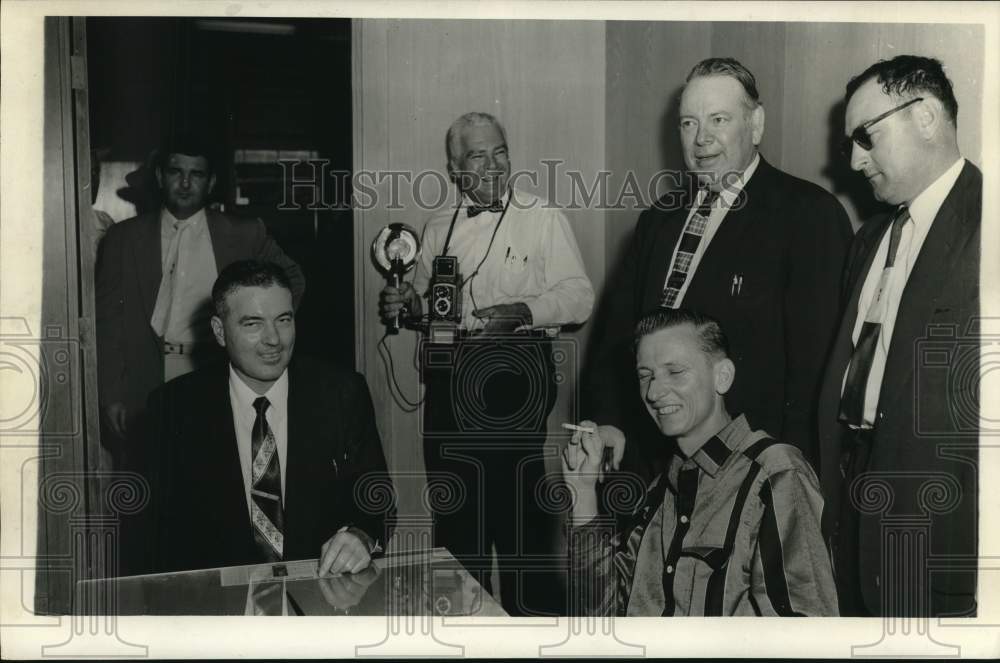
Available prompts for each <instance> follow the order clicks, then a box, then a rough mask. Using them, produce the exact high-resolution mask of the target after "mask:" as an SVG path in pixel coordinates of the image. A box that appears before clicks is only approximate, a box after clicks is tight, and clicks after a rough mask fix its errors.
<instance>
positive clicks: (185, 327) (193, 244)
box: [160, 208, 219, 343]
mask: <svg viewBox="0 0 1000 663" xmlns="http://www.w3.org/2000/svg"><path fill="white" fill-rule="evenodd" d="M177 223H182V224H185V225H187V230H185V231H184V234H183V235H181V240H180V246H179V249H178V252H177V268H176V269H175V270H174V287H173V292H172V297H171V303H170V315H169V316H168V317H167V328H166V330H165V331H164V333H163V339H164V340H165V341H167V342H169V343H191V342H193V341H206V340H211V327H210V325H209V319H210V318H211V315H212V306H211V300H212V285H213V284H214V283H215V279H216V277H217V276H218V275H219V274H218V270H217V269H216V266H215V252H214V251H213V250H212V237H211V235H210V233H209V230H208V219H207V218H206V216H205V210H204V209H200V210H198V211H197V212H195V213H194V214H193V215H191V216H190V217H188V218H187V219H185V220H184V221H180V222H179V221H178V220H177V219H176V218H175V217H174V215H173V214H171V213H170V211H169V210H167V209H166V208H164V209H163V211H162V212H161V214H160V260H161V264H162V268H163V271H164V272H165V271H166V270H167V269H169V266H168V265H167V264H166V262H167V260H168V258H169V256H168V250H169V247H170V240H171V239H173V236H174V233H176V232H179V230H178V228H177V227H176V226H175V224H177Z"/></svg>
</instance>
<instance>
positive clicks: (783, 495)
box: [563, 308, 837, 616]
mask: <svg viewBox="0 0 1000 663" xmlns="http://www.w3.org/2000/svg"><path fill="white" fill-rule="evenodd" d="M635 338H636V357H637V365H638V375H639V391H640V394H641V396H642V398H643V401H644V403H645V405H646V409H647V410H648V411H649V414H650V415H651V416H652V417H653V420H654V421H655V422H656V424H657V426H658V427H659V429H660V431H661V432H662V433H663V434H664V435H665V436H667V437H668V438H673V439H674V440H676V442H677V446H678V448H679V452H680V453H679V454H676V455H674V457H673V458H672V459H671V461H670V463H669V465H668V467H667V470H666V472H665V473H664V474H661V475H660V476H658V477H657V478H656V479H655V480H654V481H653V482H652V483H651V484H650V486H649V488H648V489H647V491H646V494H645V497H644V499H643V502H642V503H641V504H640V505H639V507H638V508H636V509H635V510H633V511H632V513H631V515H630V516H629V518H628V519H627V525H626V526H625V527H624V528H622V527H616V525H615V519H614V518H613V517H607V516H604V515H598V498H597V492H596V484H597V481H598V478H599V476H600V473H601V462H602V453H603V451H604V447H605V446H613V443H612V442H610V441H605V440H602V439H601V437H600V434H599V432H598V427H597V424H595V423H594V422H589V421H584V422H581V427H582V428H585V429H590V430H593V431H594V432H587V431H586V430H584V431H578V432H577V433H575V434H574V436H573V438H572V439H571V440H570V443H569V444H568V445H567V447H566V449H565V450H564V452H563V475H564V477H565V479H566V482H567V483H568V484H569V485H570V487H571V489H572V493H573V495H574V503H573V512H572V523H571V525H570V528H569V551H570V565H571V568H570V582H571V583H572V585H573V595H574V596H575V597H576V598H575V600H574V608H575V609H576V611H577V612H578V613H582V614H598V615H611V614H617V615H621V616H625V615H628V616H652V615H663V616H672V615H709V616H710V615H836V614H837V594H836V588H835V585H834V581H833V572H832V569H831V566H830V556H829V553H828V551H827V549H826V546H825V544H824V542H823V537H822V535H821V533H820V515H821V513H822V510H823V499H822V497H821V494H820V489H819V483H818V481H817V479H816V475H815V474H814V473H813V471H812V469H811V468H810V466H809V464H808V463H807V462H806V460H805V458H804V457H803V455H802V452H801V451H799V449H797V448H796V447H794V446H791V445H788V444H782V443H779V442H777V441H776V440H773V439H771V438H769V437H768V436H767V434H766V433H764V432H763V431H752V430H750V427H749V425H748V424H747V421H746V419H745V418H744V417H743V416H742V415H740V416H737V417H736V418H733V417H731V416H730V414H729V413H728V412H727V411H726V407H725V402H724V399H723V397H724V395H725V393H726V392H727V391H728V390H729V388H730V387H731V386H732V384H733V381H734V379H735V377H736V369H735V366H734V365H733V362H732V361H731V360H730V359H729V357H728V344H727V341H726V337H725V335H724V333H723V331H722V329H721V327H720V326H719V324H718V323H717V322H716V321H715V320H713V319H712V318H709V317H707V316H704V315H701V314H699V313H696V312H693V311H690V310H686V309H666V308H660V309H657V310H655V311H653V312H651V313H648V314H646V315H645V316H644V317H643V318H642V319H640V321H639V323H638V325H637V326H636V331H635ZM664 443H666V441H664Z"/></svg>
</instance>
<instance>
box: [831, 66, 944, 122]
mask: <svg viewBox="0 0 1000 663" xmlns="http://www.w3.org/2000/svg"><path fill="white" fill-rule="evenodd" d="M872 78H874V79H875V80H877V81H878V82H879V83H881V84H882V91H883V92H885V93H886V94H890V95H894V96H897V97H903V96H910V95H912V96H919V95H922V94H931V95H934V97H935V98H937V99H938V100H939V101H940V102H941V103H942V104H943V105H944V108H945V111H947V113H948V117H949V118H950V119H951V123H952V124H955V125H957V124H958V100H956V99H955V91H954V90H952V88H951V81H950V80H948V77H947V76H946V75H945V73H944V67H943V66H942V65H941V61H940V60H935V59H934V58H925V57H921V56H919V55H897V56H896V57H894V58H893V59H891V60H879V61H878V62H876V63H875V64H873V65H872V66H870V67H868V68H867V69H865V70H864V71H863V72H861V73H860V74H858V75H857V76H855V77H854V78H852V79H851V80H850V81H848V83H847V94H846V95H845V96H844V102H845V103H846V102H848V101H850V100H851V97H852V96H854V93H855V92H857V91H858V88H859V87H861V86H862V85H863V84H864V83H866V82H868V81H869V80H871V79H872Z"/></svg>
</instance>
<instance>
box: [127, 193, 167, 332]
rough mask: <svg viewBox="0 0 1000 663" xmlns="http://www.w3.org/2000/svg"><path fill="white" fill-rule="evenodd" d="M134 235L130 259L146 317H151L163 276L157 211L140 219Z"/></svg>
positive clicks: (158, 214)
mask: <svg viewBox="0 0 1000 663" xmlns="http://www.w3.org/2000/svg"><path fill="white" fill-rule="evenodd" d="M136 233H137V234H138V238H137V241H135V242H132V259H133V260H134V261H135V273H136V274H138V275H139V291H140V292H141V293H142V303H143V304H144V306H145V309H146V315H147V317H152V315H153V308H154V307H155V306H156V295H157V293H158V292H159V291H160V279H161V278H162V276H163V265H162V263H163V257H162V256H161V253H162V248H161V246H160V213H159V211H156V212H148V213H147V214H144V215H143V216H142V217H140V219H139V223H138V224H137V228H136Z"/></svg>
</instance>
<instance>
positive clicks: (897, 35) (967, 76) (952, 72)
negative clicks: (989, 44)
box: [855, 23, 985, 165]
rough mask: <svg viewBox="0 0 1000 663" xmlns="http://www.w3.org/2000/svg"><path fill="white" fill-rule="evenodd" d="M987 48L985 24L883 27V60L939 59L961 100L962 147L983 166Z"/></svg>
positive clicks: (880, 42) (880, 45)
mask: <svg viewBox="0 0 1000 663" xmlns="http://www.w3.org/2000/svg"><path fill="white" fill-rule="evenodd" d="M984 48H985V45H984V34H983V26H981V25H963V24H958V23H956V24H934V25H927V24H920V23H903V24H896V25H883V26H880V28H879V40H878V57H879V58H887V59H888V58H892V57H894V56H896V55H900V54H914V55H924V56H927V57H933V58H937V59H939V60H941V62H942V63H943V64H944V67H945V73H946V74H947V75H948V78H949V79H950V80H951V83H952V87H953V88H954V91H955V98H956V99H957V100H958V108H959V116H958V117H959V122H958V145H959V148H960V149H961V151H962V154H963V155H964V156H965V157H967V158H968V159H970V160H971V161H973V162H975V163H977V164H980V165H981V163H982V161H981V159H982V142H983V137H982V121H983V118H982V114H981V108H982V102H983V66H984V55H983V54H984ZM855 73H857V72H855Z"/></svg>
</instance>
